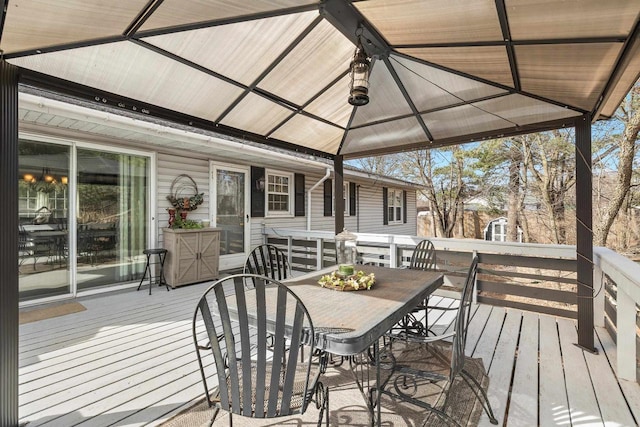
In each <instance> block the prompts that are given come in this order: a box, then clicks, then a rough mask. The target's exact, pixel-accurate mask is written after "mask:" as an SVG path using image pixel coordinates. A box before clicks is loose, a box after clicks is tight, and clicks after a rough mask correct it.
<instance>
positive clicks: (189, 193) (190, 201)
mask: <svg viewBox="0 0 640 427" xmlns="http://www.w3.org/2000/svg"><path fill="white" fill-rule="evenodd" d="M167 200H168V201H169V203H171V206H173V207H174V208H176V209H178V210H181V211H194V210H196V209H197V208H198V206H200V205H201V204H202V202H204V193H198V185H197V184H196V182H195V181H194V180H193V178H191V177H190V176H189V175H186V174H181V175H178V176H176V178H175V179H174V180H173V182H172V183H171V190H170V194H169V195H168V196H167Z"/></svg>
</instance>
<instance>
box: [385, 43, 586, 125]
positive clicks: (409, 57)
mask: <svg viewBox="0 0 640 427" xmlns="http://www.w3.org/2000/svg"><path fill="white" fill-rule="evenodd" d="M393 54H394V55H397V56H400V57H402V58H406V59H409V60H411V61H415V62H417V63H420V64H423V65H428V66H430V67H433V68H437V69H438V70H442V71H446V72H447V73H451V74H455V75H458V76H460V77H465V78H468V79H471V80H474V81H476V82H480V83H484V84H486V85H489V86H493V87H497V88H499V89H502V90H505V91H508V92H510V93H518V94H520V95H524V96H528V97H529V98H533V99H536V100H538V101H542V102H546V103H549V104H553V105H556V106H558V107H562V108H568V109H570V110H573V111H575V112H577V113H580V114H585V113H587V111H585V110H584V109H582V108H578V107H576V106H573V105H568V104H566V103H564V102H559V101H555V100H553V99H549V98H545V97H542V96H540V95H535V94H533V93H529V92H526V91H523V90H515V88H512V87H509V86H505V85H503V84H500V83H497V82H494V81H491V80H487V79H483V78H482V77H478V76H474V75H472V74H467V73H463V72H462V71H459V70H456V69H453V68H448V67H445V66H443V65H440V64H436V63H434V62H430V61H426V60H424V59H421V58H416V57H414V56H411V55H407V54H406V53H402V52H395V51H394V52H393Z"/></svg>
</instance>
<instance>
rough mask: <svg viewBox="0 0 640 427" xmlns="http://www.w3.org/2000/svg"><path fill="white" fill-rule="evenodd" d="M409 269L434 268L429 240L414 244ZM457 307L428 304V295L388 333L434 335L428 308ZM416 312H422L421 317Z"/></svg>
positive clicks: (434, 251) (432, 251)
mask: <svg viewBox="0 0 640 427" xmlns="http://www.w3.org/2000/svg"><path fill="white" fill-rule="evenodd" d="M407 268H409V269H410V270H422V271H432V270H435V269H436V249H435V247H434V246H433V243H432V242H431V240H428V239H425V240H422V241H421V242H420V243H418V244H417V245H416V247H415V248H414V250H413V253H412V254H411V260H410V261H409V266H408V267H407ZM455 309H457V307H451V308H449V307H440V306H430V305H429V297H427V298H425V299H424V300H423V301H422V302H421V303H420V304H419V305H418V306H416V307H415V308H414V309H413V312H412V313H409V314H408V315H406V316H405V317H404V318H402V320H401V321H400V322H398V324H397V325H396V326H394V327H393V328H392V329H391V331H389V335H391V336H394V335H397V334H401V335H406V334H409V333H413V334H417V335H428V334H431V335H435V332H434V331H432V330H431V327H430V325H429V319H428V314H429V310H455ZM418 313H424V316H423V317H422V319H424V320H422V319H420V318H419V317H420V315H419V314H418Z"/></svg>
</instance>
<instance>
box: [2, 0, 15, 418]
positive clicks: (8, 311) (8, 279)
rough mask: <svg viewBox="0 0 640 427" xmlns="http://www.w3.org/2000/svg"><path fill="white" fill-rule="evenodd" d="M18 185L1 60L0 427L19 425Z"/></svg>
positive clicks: (9, 78) (6, 72) (11, 102)
mask: <svg viewBox="0 0 640 427" xmlns="http://www.w3.org/2000/svg"><path fill="white" fill-rule="evenodd" d="M4 4H5V7H6V4H7V2H5V3H4ZM0 26H2V24H0ZM17 182H18V68H17V67H15V66H14V65H11V64H9V63H8V62H5V60H4V59H0V198H1V199H2V202H3V203H4V206H3V211H4V215H3V220H2V228H1V229H0V378H1V380H0V426H16V425H18V326H19V325H18V296H19V295H18V283H19V279H18V250H17V248H18V185H17Z"/></svg>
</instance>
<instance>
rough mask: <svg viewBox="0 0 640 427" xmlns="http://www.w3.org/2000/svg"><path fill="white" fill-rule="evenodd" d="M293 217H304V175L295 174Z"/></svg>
mask: <svg viewBox="0 0 640 427" xmlns="http://www.w3.org/2000/svg"><path fill="white" fill-rule="evenodd" d="M294 181H295V190H294V191H295V215H296V216H304V215H305V207H304V206H305V205H304V194H305V192H304V191H305V188H304V175H303V174H301V173H297V174H295V178H294Z"/></svg>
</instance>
